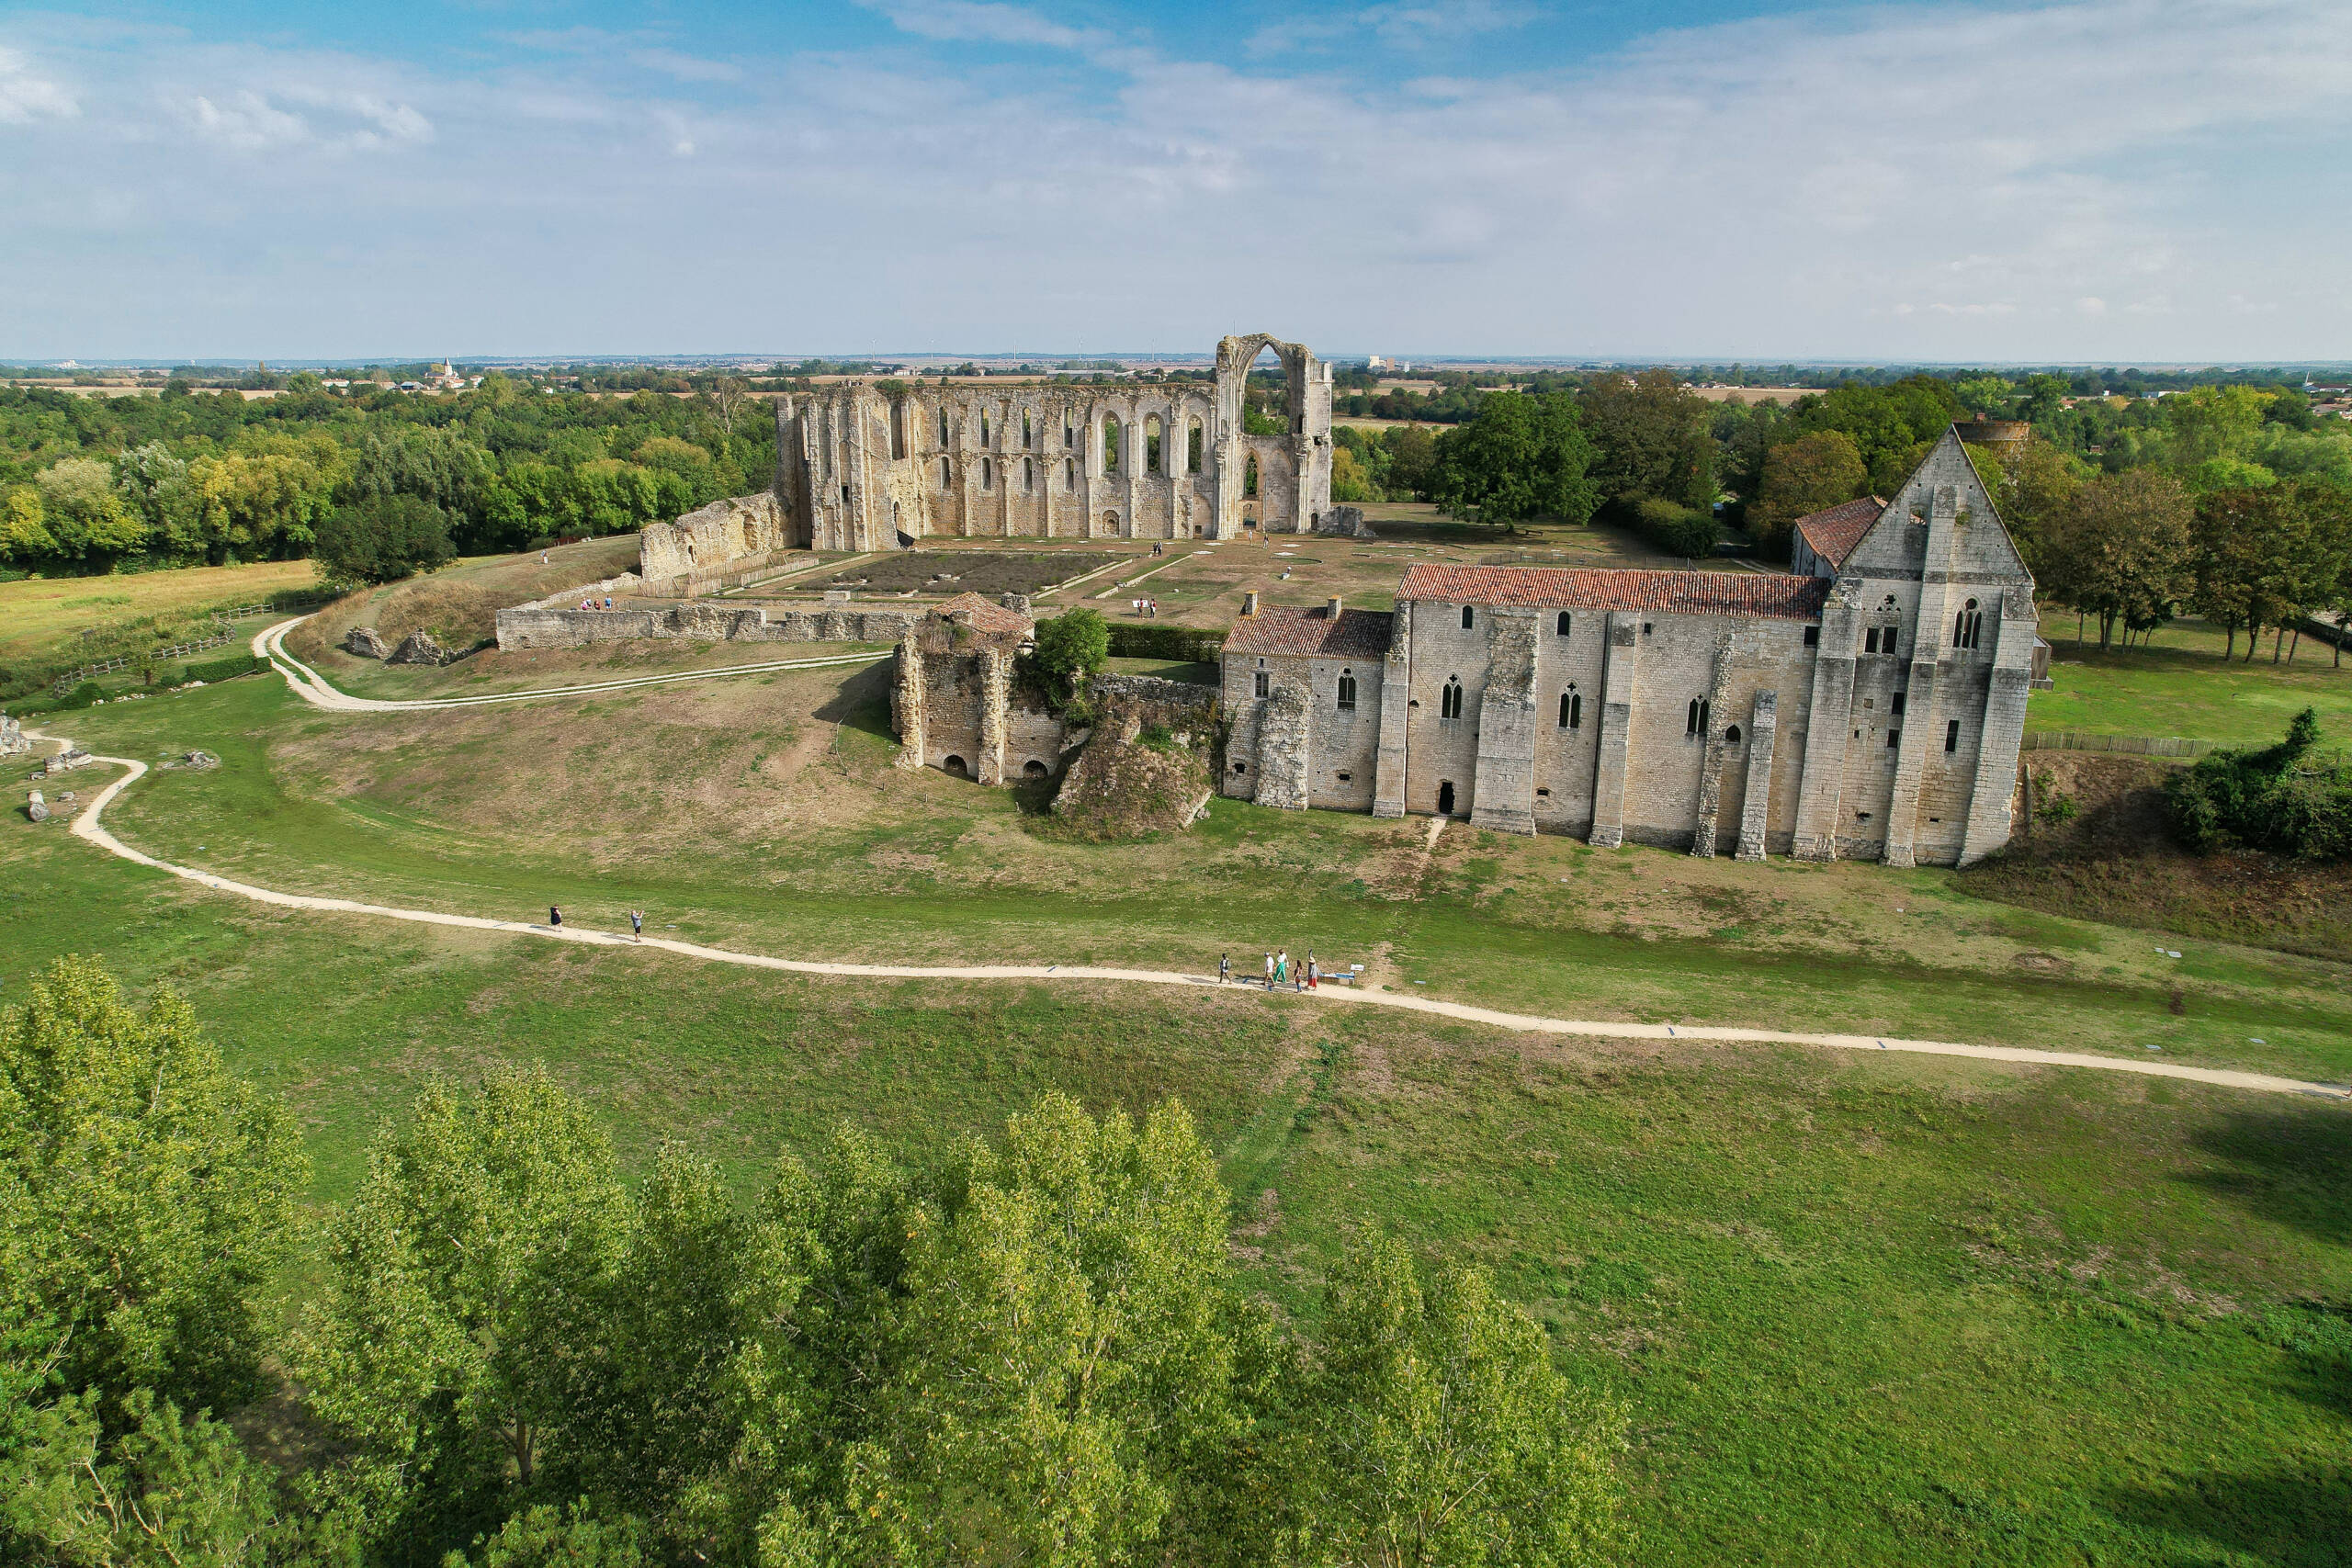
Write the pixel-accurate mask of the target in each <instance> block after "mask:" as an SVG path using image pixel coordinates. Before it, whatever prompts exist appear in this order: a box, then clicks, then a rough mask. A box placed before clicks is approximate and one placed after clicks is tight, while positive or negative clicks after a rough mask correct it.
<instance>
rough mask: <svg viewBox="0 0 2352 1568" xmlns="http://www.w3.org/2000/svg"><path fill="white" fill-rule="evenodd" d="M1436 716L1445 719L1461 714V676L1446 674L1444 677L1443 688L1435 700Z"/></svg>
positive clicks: (1448, 719)
mask: <svg viewBox="0 0 2352 1568" xmlns="http://www.w3.org/2000/svg"><path fill="white" fill-rule="evenodd" d="M1437 716H1438V717H1439V718H1440V719H1443V720H1447V721H1451V720H1453V719H1457V718H1460V717H1461V716H1462V677H1461V676H1459V675H1448V676H1447V677H1446V678H1445V690H1444V691H1443V692H1442V693H1441V694H1439V696H1438V700H1437Z"/></svg>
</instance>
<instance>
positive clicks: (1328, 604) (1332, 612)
mask: <svg viewBox="0 0 2352 1568" xmlns="http://www.w3.org/2000/svg"><path fill="white" fill-rule="evenodd" d="M1323 618H1324V619H1325V620H1327V621H1336V620H1338V619H1339V618H1340V600H1339V596H1338V595H1337V594H1334V595H1332V596H1331V597H1330V598H1329V599H1326V600H1324V601H1323Z"/></svg>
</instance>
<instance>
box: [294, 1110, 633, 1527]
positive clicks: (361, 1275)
mask: <svg viewBox="0 0 2352 1568" xmlns="http://www.w3.org/2000/svg"><path fill="white" fill-rule="evenodd" d="M627 1224H628V1206H627V1202H626V1200H625V1198H624V1195H623V1193H622V1191H621V1189H620V1186H619V1183H618V1182H617V1181H616V1179H615V1177H614V1174H613V1169H612V1156H611V1154H610V1151H609V1150H608V1149H607V1148H606V1146H605V1142H604V1139H603V1138H602V1137H601V1136H600V1135H599V1134H597V1132H596V1130H595V1128H594V1124H593V1123H592V1122H591V1121H590V1120H589V1117H588V1113H587V1111H586V1110H585V1108H583V1107H582V1106H581V1105H580V1104H579V1103H578V1102H577V1101H575V1100H571V1098H570V1097H569V1096H567V1095H565V1094H563V1093H562V1092H561V1091H560V1089H557V1088H556V1086H555V1085H554V1083H553V1082H552V1081H551V1080H550V1079H549V1078H548V1076H547V1073H546V1072H545V1070H544V1069H541V1068H537V1067H534V1068H530V1069H528V1070H521V1071H517V1070H507V1069H502V1070H499V1071H496V1072H493V1073H492V1074H491V1075H490V1076H489V1077H486V1078H485V1079H484V1080H483V1082H482V1084H481V1089H480V1090H479V1091H478V1092H477V1093H474V1094H471V1095H466V1094H461V1093H460V1092H459V1091H458V1089H455V1088H454V1087H453V1086H451V1085H449V1084H447V1083H446V1082H436V1083H435V1084H433V1085H431V1086H430V1087H428V1088H427V1089H426V1090H425V1091H424V1094H423V1096H421V1097H420V1099H419V1100H418V1102H417V1106H416V1111H415V1115H414V1118H413V1122H411V1123H410V1124H409V1125H407V1126H405V1127H395V1126H392V1125H390V1124H387V1125H386V1126H385V1127H384V1129H383V1130H382V1131H380V1132H379V1134H377V1138H376V1143H375V1146H374V1148H373V1149H372V1150H371V1151H370V1152H369V1155H368V1175H367V1178H366V1179H365V1180H364V1181H363V1182H362V1183H361V1185H360V1188H359V1191H358V1192H357V1194H356V1196H355V1197H354V1198H353V1199H352V1201H350V1202H349V1203H347V1204H344V1205H340V1206H338V1207H337V1208H335V1209H334V1210H333V1211H332V1212H331V1213H329V1215H328V1216H327V1220H326V1225H325V1231H326V1235H327V1248H326V1257H325V1259H324V1265H323V1278H322V1281H321V1283H320V1286H319V1288H318V1291H317V1293H316V1295H315V1297H314V1298H313V1300H312V1303H311V1310H310V1312H309V1314H308V1316H307V1319H306V1321H305V1323H304V1325H303V1328H302V1331H301V1333H300V1336H299V1337H298V1338H297V1341H296V1346H295V1364H296V1367H297V1369H298V1371H300V1376H301V1378H302V1381H303V1384H304V1386H305V1388H306V1389H307V1390H308V1393H309V1397H310V1403H311V1410H312V1412H313V1414H314V1415H316V1416H317V1417H318V1418H319V1419H320V1420H321V1421H322V1423H323V1424H324V1425H325V1426H326V1427H327V1428H328V1430H329V1431H331V1432H332V1433H333V1434H334V1436H335V1438H336V1439H337V1440H338V1442H339V1443H340V1444H342V1445H343V1448H344V1450H345V1455H346V1457H345V1460H344V1461H343V1463H342V1465H341V1466H340V1467H339V1469H338V1470H336V1471H335V1472H332V1473H331V1474H330V1475H329V1476H327V1477H326V1478H325V1483H324V1487H323V1490H324V1492H325V1493H326V1495H328V1496H329V1497H330V1498H331V1499H333V1500H335V1501H337V1502H339V1503H342V1504H345V1505H347V1506H352V1507H353V1508H354V1509H355V1510H356V1512H357V1513H358V1515H359V1516H360V1517H364V1518H365V1519H366V1520H367V1523H368V1529H369V1530H370V1531H371V1533H372V1534H373V1535H374V1536H375V1538H376V1540H377V1541H378V1543H379V1550H380V1551H384V1552H385V1553H387V1554H388V1555H391V1556H394V1557H405V1558H411V1559H414V1558H417V1557H418V1556H419V1555H420V1554H424V1557H425V1558H426V1559H427V1560H429V1557H430V1554H431V1552H432V1551H435V1550H437V1549H438V1546H440V1545H446V1544H449V1543H450V1542H451V1538H452V1537H453V1536H454V1537H455V1538H456V1539H457V1540H463V1539H465V1538H466V1537H467V1536H468V1535H470V1534H471V1533H473V1531H474V1530H476V1529H481V1528H482V1527H483V1526H484V1525H485V1524H486V1523H488V1522H490V1521H491V1520H492V1518H494V1517H495V1516H496V1515H497V1514H498V1513H499V1512H501V1511H503V1506H504V1502H505V1499H506V1498H507V1497H508V1496H509V1495H510V1494H511V1493H513V1492H515V1491H517V1490H519V1491H521V1492H523V1493H525V1494H526V1495H527V1492H528V1489H529V1488H530V1487H531V1486H532V1485H533V1483H534V1482H535V1480H536V1479H537V1475H538V1473H539V1471H540V1469H541V1466H542V1464H543V1463H549V1464H552V1465H553V1466H555V1467H556V1468H559V1469H560V1468H561V1467H562V1465H563V1464H565V1463H567V1462H569V1461H571V1459H572V1458H573V1457H574V1456H575V1455H576V1453H577V1450H578V1441H577V1438H576V1435H575V1434H574V1433H573V1432H572V1431H571V1429H569V1428H568V1427H567V1425H566V1416H568V1415H569V1414H571V1412H572V1411H574V1410H575V1409H576V1408H577V1406H578V1404H579V1399H578V1394H579V1390H578V1388H577V1385H576V1381H575V1373H576V1371H577V1370H578V1369H580V1368H581V1367H582V1366H583V1365H590V1364H594V1361H595V1359H596V1358H595V1356H594V1348H595V1347H596V1346H598V1345H600V1344H601V1343H603V1341H604V1339H605V1335H606V1330H605V1326H604V1325H602V1324H600V1323H599V1322H598V1321H597V1318H598V1314H599V1309H600V1308H601V1307H602V1306H603V1305H604V1304H605V1303H608V1302H609V1301H610V1300H611V1291H610V1283H611V1280H612V1277H613V1274H614V1271H615V1269H616V1266H617V1264H618V1261H619V1258H620V1253H621V1248H622V1247H623V1245H624V1237H625V1235H626V1230H627Z"/></svg>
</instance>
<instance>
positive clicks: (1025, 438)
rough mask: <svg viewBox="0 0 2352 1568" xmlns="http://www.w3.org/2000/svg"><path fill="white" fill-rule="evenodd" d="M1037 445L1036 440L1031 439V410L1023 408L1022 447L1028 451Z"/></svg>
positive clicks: (1024, 450)
mask: <svg viewBox="0 0 2352 1568" xmlns="http://www.w3.org/2000/svg"><path fill="white" fill-rule="evenodd" d="M1035 445H1036V443H1035V441H1032V440H1030V439H1029V411H1028V410H1027V409H1023V410H1022V411H1021V449H1022V450H1023V452H1026V451H1027V450H1029V448H1030V447H1032V446H1035Z"/></svg>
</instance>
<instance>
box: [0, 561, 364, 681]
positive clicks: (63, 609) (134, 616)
mask: <svg viewBox="0 0 2352 1568" xmlns="http://www.w3.org/2000/svg"><path fill="white" fill-rule="evenodd" d="M318 580H319V573H318V568H316V567H315V566H313V565H311V563H310V562H309V561H306V560H282V561H259V562H256V563H254V565H251V566H201V567H188V568H184V569H182V570H175V571H142V572H132V573H128V574H125V575H122V576H115V577H42V578H28V579H25V580H23V581H17V582H0V664H12V663H15V662H17V661H18V660H39V659H40V658H42V657H43V656H47V655H55V656H57V657H60V658H64V657H69V656H70V655H71V654H72V652H73V649H74V643H75V641H76V640H77V639H78V638H79V637H80V636H81V634H82V633H83V632H85V631H86V630H92V629H95V628H99V627H105V626H116V625H119V624H122V623H127V622H135V621H142V620H153V621H154V622H155V623H156V624H157V625H158V626H159V627H161V628H163V629H164V630H165V631H166V632H168V631H170V630H171V629H173V628H175V627H177V626H180V625H181V624H182V623H184V622H187V621H188V620H191V619H194V618H197V617H198V616H200V615H201V614H202V613H203V612H204V611H207V610H215V609H227V608H232V607H234V606H236V605H240V604H262V603H264V602H265V601H266V600H267V599H268V598H269V596H270V595H271V594H273V593H277V592H284V591H285V590H287V589H306V588H311V587H313V586H315V585H316V584H317V582H318ZM165 640H166V641H168V640H170V638H169V637H168V636H167V637H165Z"/></svg>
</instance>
